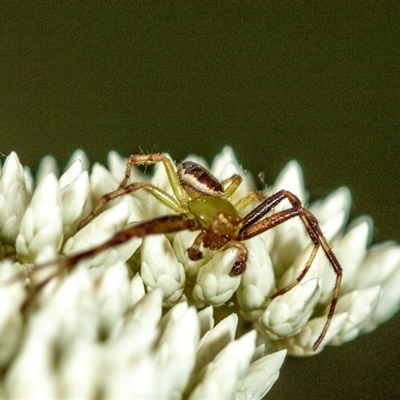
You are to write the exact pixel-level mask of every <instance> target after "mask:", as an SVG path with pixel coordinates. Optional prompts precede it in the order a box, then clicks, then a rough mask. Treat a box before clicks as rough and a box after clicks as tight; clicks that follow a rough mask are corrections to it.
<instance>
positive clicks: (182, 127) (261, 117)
mask: <svg viewBox="0 0 400 400" xmlns="http://www.w3.org/2000/svg"><path fill="white" fill-rule="evenodd" d="M264 3H265V4H264ZM399 17H400V3H398V2H396V1H392V2H391V1H382V2H352V1H350V2H337V3H336V2H334V1H327V2H316V3H314V4H312V3H308V2H289V1H287V2H285V1H283V2H273V1H272V2H262V3H257V2H250V1H248V2H245V1H241V2H239V1H220V2H211V1H208V2H207V1H202V2H196V1H193V2H190V3H189V2H186V1H151V2H144V1H129V2H79V3H78V2H68V1H66V2H61V3H58V2H47V1H43V2H41V1H37V2H9V3H7V2H3V3H2V6H1V10H0V54H1V57H0V152H2V153H3V154H5V155H7V154H8V153H9V152H10V151H11V150H15V151H17V153H18V154H19V156H20V159H21V161H22V163H23V164H25V165H29V166H30V167H31V168H32V169H35V168H36V167H37V165H38V163H39V161H40V159H41V158H42V157H43V156H44V155H46V154H53V155H54V156H55V157H56V158H57V159H58V160H59V163H60V166H61V167H62V166H64V165H65V163H66V161H67V160H68V158H69V157H70V156H71V154H72V152H73V151H74V150H75V149H77V148H82V149H83V150H84V151H85V152H86V153H87V154H88V157H89V159H90V160H91V161H92V162H94V161H99V162H105V161H106V156H107V153H108V151H109V150H111V149H114V150H117V151H118V152H120V153H121V154H123V155H125V156H128V155H129V154H131V153H136V152H138V151H141V150H143V151H145V152H148V151H159V152H169V153H171V155H172V156H173V157H174V158H175V159H177V160H179V159H182V158H183V157H185V156H186V155H187V154H189V153H196V154H199V155H202V156H204V157H205V158H206V159H207V160H208V161H211V160H212V158H213V157H214V155H215V154H216V153H218V152H219V151H220V150H221V148H222V147H223V146H224V145H231V146H232V147H233V148H234V149H235V151H236V154H237V156H238V159H239V160H240V162H241V163H242V164H243V166H244V167H245V168H246V169H248V170H250V171H252V172H253V173H254V174H255V175H257V173H259V172H264V173H265V180H266V182H267V183H268V182H273V181H274V179H275V177H276V176H277V174H278V172H279V171H280V170H281V169H282V168H283V166H284V165H285V164H286V163H287V162H288V161H289V160H291V159H293V158H295V159H297V160H298V161H299V162H300V164H301V165H302V167H303V168H304V173H305V178H306V185H307V188H308V189H309V190H310V192H311V196H312V199H317V198H319V197H323V196H326V195H327V194H328V193H330V192H331V191H333V190H334V189H336V188H337V187H338V186H341V185H347V186H348V187H350V189H351V191H352V193H353V208H352V210H353V216H358V215H362V214H369V215H371V216H372V217H373V219H374V221H375V231H374V241H375V242H381V241H385V240H389V239H394V240H396V241H400V230H399V228H398V226H399V223H398V221H399V218H400V210H399V207H398V206H399V194H400V185H399V178H398V176H399V172H400V165H399V160H398V156H399V146H400V133H399V128H400V121H399V117H400V111H399V110H400V109H399V106H400V91H399V89H400V88H399V77H400V46H399V39H400V36H399V33H400V32H399V31H400V24H399ZM377 268H379V266H377ZM399 290H400V288H399ZM399 328H400V318H399V316H396V317H395V318H393V319H392V320H391V321H389V322H388V323H386V324H385V325H383V326H382V327H381V328H379V329H378V330H377V331H376V332H374V333H372V334H369V335H366V336H363V337H361V338H358V339H357V340H355V341H354V342H352V343H349V344H347V345H344V346H341V347H339V348H328V349H326V351H324V352H323V353H322V354H320V355H318V356H316V357H311V358H308V359H288V360H287V361H286V363H285V365H284V368H283V369H282V372H281V378H280V379H279V380H278V382H277V384H276V385H275V386H274V387H273V389H272V390H271V392H270V394H269V395H268V398H269V399H283V398H285V399H288V398H289V399H310V398H322V397H324V398H325V399H337V398H352V399H381V398H382V399H383V398H397V397H399V396H400V388H399V384H398V383H399V380H400V369H399V367H398V365H399V359H400V354H399V353H400V347H399V345H398V343H399V341H400V331H399Z"/></svg>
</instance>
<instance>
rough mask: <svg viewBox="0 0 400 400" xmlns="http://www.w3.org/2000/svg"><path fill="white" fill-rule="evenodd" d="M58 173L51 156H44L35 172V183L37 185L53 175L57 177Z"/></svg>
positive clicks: (55, 162)
mask: <svg viewBox="0 0 400 400" xmlns="http://www.w3.org/2000/svg"><path fill="white" fill-rule="evenodd" d="M59 173H60V171H59V169H58V165H57V161H56V159H55V158H54V157H53V156H49V155H48V156H44V157H43V158H42V160H41V161H40V164H39V167H38V169H37V172H36V182H37V184H39V182H40V181H41V180H42V179H43V178H45V177H46V176H47V175H49V174H53V175H54V176H58V175H59Z"/></svg>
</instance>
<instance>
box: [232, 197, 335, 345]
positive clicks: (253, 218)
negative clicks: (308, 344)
mask: <svg viewBox="0 0 400 400" xmlns="http://www.w3.org/2000/svg"><path fill="white" fill-rule="evenodd" d="M284 199H287V200H288V201H289V202H290V204H291V205H292V207H291V208H289V209H287V210H283V211H280V212H278V213H276V214H274V215H271V216H269V217H266V218H265V219H262V218H263V217H265V215H266V214H267V213H268V212H269V211H270V210H272V209H273V208H274V207H275V206H276V205H277V204H279V203H280V202H281V201H283V200H284ZM294 217H299V218H300V219H301V221H302V223H303V225H304V227H305V228H306V230H307V233H308V235H309V237H310V239H311V240H312V242H313V244H314V247H313V250H312V252H311V255H310V257H309V259H308V261H307V263H306V265H305V266H304V268H303V270H302V271H301V272H300V274H299V276H298V277H297V279H296V280H295V281H294V282H292V283H291V284H289V285H287V286H286V287H284V288H282V289H280V290H279V291H278V292H276V293H275V294H274V295H273V296H272V297H273V298H274V297H276V296H279V295H282V294H284V293H286V292H287V291H289V290H290V289H292V288H293V287H294V286H296V285H297V284H298V283H299V282H300V281H301V280H302V279H303V277H304V276H305V274H306V273H307V271H308V270H309V269H310V267H311V265H312V262H313V261H314V259H315V256H316V254H317V251H318V249H319V247H322V249H323V251H324V253H325V255H326V257H327V259H328V261H329V263H330V265H331V267H332V268H333V271H334V273H335V274H336V280H335V287H334V290H333V295H332V301H331V304H330V307H329V311H328V315H327V319H326V322H325V325H324V328H323V330H322V332H321V334H320V335H319V337H318V338H317V340H316V341H315V343H314V345H313V350H316V349H317V348H318V346H319V345H320V344H321V342H322V340H323V338H324V337H325V335H326V332H327V331H328V328H329V325H330V323H331V320H332V317H333V314H334V312H335V308H336V304H337V300H338V297H339V290H340V284H341V280H342V268H341V266H340V264H339V261H338V260H337V258H336V256H335V254H334V253H333V251H332V249H331V247H330V246H329V244H328V242H327V241H326V239H325V237H324V235H323V233H322V231H321V229H320V227H319V224H318V221H317V219H316V218H315V216H314V215H313V214H312V213H311V212H310V211H308V210H307V209H305V208H303V207H302V205H301V202H300V200H299V199H298V198H297V197H296V196H295V195H294V194H293V193H290V192H288V191H286V190H281V191H279V192H277V193H275V194H274V195H272V196H271V197H269V198H268V199H266V200H265V201H264V202H262V203H261V204H260V205H259V206H258V207H256V208H255V209H254V210H253V211H251V212H250V213H249V214H247V215H246V216H245V217H244V219H243V222H244V225H243V227H242V229H241V230H240V232H239V235H238V240H246V239H250V238H252V237H254V236H257V235H259V234H261V233H263V232H265V231H267V230H269V229H272V228H274V227H276V226H278V225H280V224H282V223H283V222H285V221H288V220H289V219H292V218H294Z"/></svg>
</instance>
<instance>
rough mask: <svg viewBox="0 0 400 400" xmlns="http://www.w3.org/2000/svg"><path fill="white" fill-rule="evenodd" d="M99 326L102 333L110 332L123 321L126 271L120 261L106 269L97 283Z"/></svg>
mask: <svg viewBox="0 0 400 400" xmlns="http://www.w3.org/2000/svg"><path fill="white" fill-rule="evenodd" d="M96 298H97V301H98V304H99V314H100V315H99V318H100V325H101V329H102V331H103V332H105V331H108V332H110V331H112V330H113V329H114V328H115V327H116V325H117V324H118V323H119V322H120V321H121V320H122V319H123V316H124V313H125V311H126V309H127V306H128V299H129V280H128V271H127V269H126V266H125V264H124V263H123V262H122V261H119V262H116V263H115V264H113V265H111V266H109V267H108V268H106V269H105V270H104V272H103V274H102V275H101V277H100V280H99V282H97V293H96Z"/></svg>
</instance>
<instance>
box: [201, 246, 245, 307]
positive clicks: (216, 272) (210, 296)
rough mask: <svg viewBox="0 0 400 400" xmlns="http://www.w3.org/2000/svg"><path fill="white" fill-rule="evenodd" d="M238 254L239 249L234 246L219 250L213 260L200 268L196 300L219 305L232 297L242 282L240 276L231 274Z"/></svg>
mask: <svg viewBox="0 0 400 400" xmlns="http://www.w3.org/2000/svg"><path fill="white" fill-rule="evenodd" d="M237 256H238V251H237V250H236V249H233V248H228V249H227V250H225V251H218V252H216V253H215V256H214V258H213V259H212V260H211V261H209V262H208V263H207V264H205V265H203V266H202V267H201V268H200V271H199V274H198V275H197V279H196V285H195V287H194V289H193V297H194V299H195V300H196V301H198V302H199V303H202V304H211V305H213V306H214V307H219V306H221V305H222V304H224V303H225V302H227V301H228V300H229V299H230V298H231V297H232V295H233V293H234V292H235V291H236V289H237V288H238V286H239V283H240V276H230V275H229V272H230V271H231V269H232V265H233V264H234V262H235V261H236V259H237Z"/></svg>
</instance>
